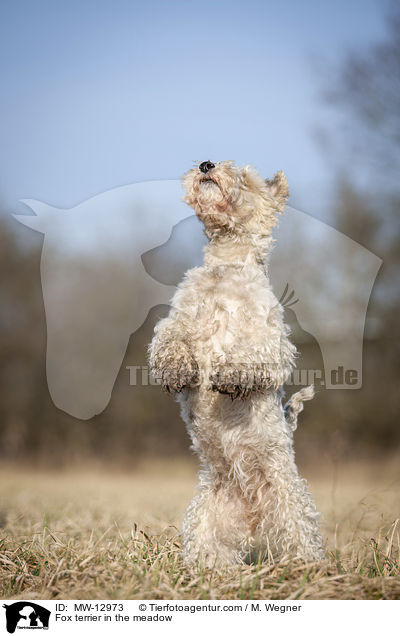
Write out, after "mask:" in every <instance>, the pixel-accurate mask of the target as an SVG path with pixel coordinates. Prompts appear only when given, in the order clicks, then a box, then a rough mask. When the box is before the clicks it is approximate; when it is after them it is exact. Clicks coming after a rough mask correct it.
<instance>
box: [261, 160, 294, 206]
mask: <svg viewBox="0 0 400 636" xmlns="http://www.w3.org/2000/svg"><path fill="white" fill-rule="evenodd" d="M265 183H266V184H267V188H268V191H269V194H270V195H271V196H272V197H274V199H276V200H277V202H278V203H279V208H280V210H281V211H282V210H283V209H284V208H285V206H286V201H287V198H288V196H289V185H288V182H287V179H286V176H285V173H284V172H283V170H279V172H277V173H276V174H275V175H274V178H273V179H265Z"/></svg>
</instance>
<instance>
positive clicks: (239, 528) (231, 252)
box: [150, 162, 324, 566]
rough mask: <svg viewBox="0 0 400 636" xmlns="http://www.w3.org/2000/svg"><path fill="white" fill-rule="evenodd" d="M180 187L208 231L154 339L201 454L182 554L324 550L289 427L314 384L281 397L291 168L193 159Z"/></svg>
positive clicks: (228, 560)
mask: <svg viewBox="0 0 400 636" xmlns="http://www.w3.org/2000/svg"><path fill="white" fill-rule="evenodd" d="M211 165H213V164H211ZM184 187H185V190H186V195H185V200H186V201H187V203H189V205H191V206H192V207H194V209H195V211H196V213H197V215H198V217H199V218H200V220H201V221H202V222H203V223H204V226H205V231H206V234H207V236H208V238H209V239H210V241H209V243H208V245H207V246H206V247H205V258H204V265H203V266H202V267H196V268H194V269H191V270H189V271H188V272H187V273H186V275H185V277H184V280H183V281H182V283H181V284H180V285H179V287H178V289H177V291H176V294H175V296H174V298H173V300H172V307H171V311H170V313H169V315H168V317H167V318H165V319H163V320H161V321H160V322H159V323H158V325H157V326H156V329H155V335H154V338H153V341H152V343H151V345H150V365H151V368H152V371H153V373H154V375H156V376H159V377H161V379H162V384H163V388H164V389H165V390H167V391H171V392H176V395H177V399H178V401H179V402H180V405H181V412H182V417H183V419H184V421H185V423H186V425H187V428H188V432H189V435H190V436H191V439H192V448H193V449H194V450H195V451H196V453H197V454H198V455H199V457H200V461H201V464H202V469H201V471H200V473H199V486H198V494H197V495H196V497H195V498H194V499H193V500H192V502H191V503H190V505H189V507H188V509H187V511H186V515H185V518H184V522H183V542H184V560H185V562H186V563H187V564H192V565H194V564H202V565H206V566H213V565H218V566H226V565H231V564H234V563H241V562H243V561H245V560H246V558H248V556H249V554H250V553H251V552H252V551H253V549H255V548H256V549H258V550H261V551H263V552H264V553H266V552H268V553H269V554H272V555H273V556H275V557H278V558H279V557H282V556H284V555H290V556H292V557H295V558H296V557H297V558H301V559H302V560H306V561H312V560H319V559H321V558H323V557H324V550H323V547H322V538H321V535H320V531H319V524H318V517H319V515H318V513H317V511H316V508H315V504H314V501H313V498H312V496H311V494H310V493H309V492H308V490H307V485H306V482H305V481H304V480H303V479H301V478H300V477H299V475H298V471H297V467H296V464H295V460H294V451H293V435H292V431H293V430H294V429H295V427H296V423H297V415H298V413H299V412H300V411H301V410H302V408H303V405H302V402H303V400H307V399H311V398H312V397H313V388H312V387H309V388H308V389H303V390H302V391H300V392H299V393H297V394H295V395H294V396H293V397H292V398H291V400H289V402H288V404H287V405H286V407H285V409H284V408H283V407H282V394H283V391H282V389H281V387H282V385H283V384H284V383H285V382H286V380H287V379H288V376H289V375H290V373H291V370H292V368H293V366H294V357H295V353H296V350H295V347H294V345H293V344H291V342H290V341H289V338H288V334H289V329H288V327H287V326H286V325H285V323H284V321H283V309H282V307H281V305H280V304H279V302H278V301H277V299H276V297H275V296H274V293H273V291H272V288H271V285H270V282H269V278H268V272H267V269H266V265H265V263H266V260H267V257H268V254H269V252H270V250H271V247H272V242H273V241H272V238H271V229H272V228H273V226H274V225H275V224H276V221H277V215H278V213H281V212H282V211H283V210H284V208H285V204H286V199H287V196H288V187H287V181H286V178H285V176H284V174H283V173H282V172H279V173H277V174H276V175H275V177H274V179H272V180H269V181H264V180H263V179H262V178H261V177H260V176H259V175H258V174H257V173H256V172H255V171H254V170H253V169H251V168H250V167H246V168H238V167H236V166H234V165H233V163H232V162H221V163H218V164H216V165H215V166H214V167H212V168H211V169H209V170H208V171H207V173H204V171H202V170H199V169H198V168H194V169H192V170H190V171H189V172H188V173H187V174H186V175H185V177H184Z"/></svg>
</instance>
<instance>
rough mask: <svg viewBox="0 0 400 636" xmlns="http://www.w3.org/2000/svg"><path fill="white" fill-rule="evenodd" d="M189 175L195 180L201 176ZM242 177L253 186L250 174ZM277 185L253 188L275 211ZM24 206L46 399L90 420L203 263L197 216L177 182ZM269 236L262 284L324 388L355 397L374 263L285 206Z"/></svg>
mask: <svg viewBox="0 0 400 636" xmlns="http://www.w3.org/2000/svg"><path fill="white" fill-rule="evenodd" d="M206 163H207V162H206ZM209 163H211V162H209ZM196 170H197V172H198V173H199V174H200V177H196V178H197V179H198V180H199V179H201V178H202V177H201V174H203V176H204V175H205V174H206V173H204V172H203V173H202V172H201V170H200V171H199V168H198V167H197V168H196ZM226 170H228V168H227V169H226ZM208 171H210V169H209V170H208ZM211 171H212V169H211ZM227 175H228V176H227ZM210 176H211V175H210ZM228 177H229V171H228V172H227V173H226V174H224V176H223V177H222V176H219V177H217V178H218V179H219V180H220V184H221V185H222V187H223V188H226V182H227V179H228ZM187 178H188V177H186V179H187ZM242 178H246V179H247V180H249V179H252V178H253V177H252V174H251V173H250V172H249V171H248V172H247V174H246V175H245V176H243V177H242ZM224 179H225V181H224ZM206 181H207V180H206ZM185 184H186V185H187V180H186V181H185ZM250 185H251V184H250ZM250 185H249V183H248V184H247V188H249V187H250ZM254 186H255V184H253V186H252V187H254ZM284 186H285V180H284V179H283V177H282V175H281V174H280V173H278V174H277V175H276V176H275V178H274V179H272V180H269V181H267V182H263V186H262V187H263V188H266V189H268V192H267V193H266V195H267V197H269V199H268V200H269V203H270V204H273V206H275V212H276V213H278V212H281V211H282V209H283V207H284V204H285V200H286V196H287V193H285V192H284ZM201 187H204V188H205V189H206V190H205V191H207V192H208V193H209V195H211V198H214V199H215V202H217V203H218V199H219V197H220V194H219V193H218V190H217V191H216V192H214V189H215V187H217V188H218V186H215V185H213V184H210V183H207V182H206V183H204V184H202V185H201ZM201 196H203V195H201ZM271 197H272V198H271ZM25 203H26V204H27V205H28V206H29V207H30V208H31V209H32V210H33V211H34V212H35V216H28V215H16V219H17V220H18V221H20V222H21V223H23V224H24V225H26V226H28V227H30V228H32V229H35V230H37V231H39V232H41V233H43V234H44V243H43V249H42V258H41V280H42V290H43V298H44V305H45V312H46V323H47V352H46V368H47V380H48V385H49V391H50V394H51V397H52V399H53V401H54V403H55V405H56V406H57V407H58V408H60V409H62V410H64V411H66V412H67V413H69V414H70V415H73V416H75V417H77V418H80V419H89V418H91V417H93V416H94V415H96V414H98V413H100V412H101V411H102V410H103V409H104V408H105V407H106V406H107V404H108V402H109V400H110V398H111V392H112V389H113V386H114V383H115V380H116V378H117V374H118V371H119V369H120V367H121V364H122V361H123V358H124V355H125V352H126V348H127V345H128V341H129V338H130V336H131V335H132V334H133V333H134V332H135V331H137V330H138V329H139V328H140V327H141V325H142V324H143V322H144V321H145V320H146V317H147V315H148V312H149V311H150V309H151V308H152V307H154V306H156V305H160V304H168V302H169V300H170V298H171V297H172V295H173V293H174V291H175V285H176V284H177V283H178V282H179V279H180V277H181V276H182V275H183V273H184V271H185V270H186V269H188V268H189V267H193V266H194V265H199V264H201V262H202V254H201V253H202V247H203V245H204V243H205V242H206V239H205V237H204V234H203V227H202V224H201V223H199V220H198V219H197V218H196V215H195V214H192V215H188V213H189V209H188V207H187V206H186V205H185V203H184V202H183V201H182V186H181V183H180V182H179V181H177V180H176V181H149V182H145V183H137V184H132V185H127V186H123V187H120V188H116V189H114V190H110V191H108V192H105V193H102V194H99V195H97V196H95V197H93V198H91V199H89V200H87V201H84V202H83V203H81V204H79V205H77V206H76V207H74V208H72V209H66V210H61V209H59V208H53V207H51V206H49V205H46V204H44V203H42V202H40V201H33V200H26V201H25ZM200 207H201V206H200ZM199 213H200V214H201V212H199ZM214 223H215V219H214V220H213V219H211V224H214ZM276 236H277V239H278V241H277V247H276V248H275V249H274V250H273V252H272V255H271V261H270V272H271V280H272V285H273V288H274V290H275V294H276V295H277V297H278V298H280V297H281V302H282V303H283V304H284V305H285V306H287V307H290V308H291V309H292V310H293V311H294V312H295V314H296V318H297V321H298V323H299V325H300V326H301V328H302V329H303V330H304V331H306V332H308V333H309V334H311V335H312V336H314V338H315V339H316V340H317V342H318V344H319V346H320V349H321V352H322V358H323V364H324V372H325V373H324V381H325V386H326V387H327V388H349V389H355V388H359V387H360V386H361V382H362V345H363V335H364V322H365V315H366V310H367V306H368V302H369V298H370V294H371V291H372V287H373V284H374V280H375V277H376V274H377V272H378V270H379V267H380V265H381V260H380V259H379V258H378V257H377V256H375V255H374V254H372V253H371V252H369V251H368V250H367V249H365V248H364V247H362V246H361V245H359V244H358V243H356V242H355V241H353V240H351V239H350V238H348V237H347V236H345V235H344V234H342V233H341V232H338V231H337V230H335V229H334V228H332V227H330V226H329V225H326V224H325V223H323V222H321V221H319V220H318V219H315V218H314V217H312V216H310V215H308V214H305V213H304V212H301V211H299V210H296V209H294V208H291V207H288V208H287V209H286V211H285V213H284V214H283V215H282V217H281V219H280V223H279V227H278V228H277V234H276ZM283 292H285V294H283ZM338 370H341V372H340V373H339V374H338ZM350 372H351V381H347V378H350V375H346V374H348V373H350Z"/></svg>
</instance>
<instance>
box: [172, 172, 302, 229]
mask: <svg viewBox="0 0 400 636" xmlns="http://www.w3.org/2000/svg"><path fill="white" fill-rule="evenodd" d="M183 187H184V189H185V193H186V194H185V196H184V201H185V202H186V203H187V204H188V205H190V206H191V207H192V208H194V210H195V212H196V214H197V216H198V217H199V219H200V220H201V221H202V222H203V224H204V226H205V229H206V234H207V236H208V237H209V238H213V237H215V236H219V235H223V234H228V233H230V234H235V235H240V234H242V235H243V234H260V235H268V234H269V233H270V231H271V229H272V228H273V227H274V225H276V222H277V216H278V214H279V213H282V212H283V210H284V209H285V207H286V200H287V198H288V196H289V188H288V183H287V180H286V177H285V175H284V173H283V172H282V171H280V172H277V173H276V175H275V176H274V178H273V179H266V180H264V179H262V178H261V177H260V176H259V174H257V172H256V171H255V170H254V169H253V168H251V167H250V166H246V167H244V168H238V167H237V166H235V165H234V163H233V161H221V162H218V163H212V162H211V161H203V163H201V164H199V166H198V167H196V168H193V169H192V170H189V172H187V173H186V174H185V175H184V178H183Z"/></svg>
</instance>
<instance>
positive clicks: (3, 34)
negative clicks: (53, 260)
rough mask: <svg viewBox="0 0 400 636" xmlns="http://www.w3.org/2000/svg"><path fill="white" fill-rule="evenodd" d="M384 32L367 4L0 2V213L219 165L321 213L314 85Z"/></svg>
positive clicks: (323, 176)
mask: <svg viewBox="0 0 400 636" xmlns="http://www.w3.org/2000/svg"><path fill="white" fill-rule="evenodd" d="M384 33H385V23H384V12H383V11H382V4H381V5H379V3H378V2H375V1H372V0H357V1H351V0H350V1H349V0H348V1H344V0H337V1H336V2H317V1H316V0H302V1H301V2H298V1H297V2H296V1H294V0H289V1H285V0H282V2H276V1H274V2H269V1H263V2H262V1H258V0H248V1H247V2H243V0H241V1H238V2H237V1H236V0H233V1H232V0H230V1H228V0H204V1H203V2H201V1H197V2H194V1H192V0H187V1H183V0H180V1H176V0H164V1H158V0H156V1H154V0H153V1H152V0H150V1H149V2H143V1H142V2H136V1H132V0H131V1H124V0H115V1H114V2H111V1H108V2H103V1H101V0H98V1H92V0H90V1H88V0H83V1H82V0H81V1H80V2H77V1H76V0H71V1H69V2H66V1H64V2H62V1H54V0H52V1H44V0H36V1H35V2H32V1H31V0H3V1H2V3H1V5H0V76H1V84H0V85H1V88H2V96H1V100H0V109H1V117H0V203H1V205H2V208H3V210H5V211H7V212H11V211H22V210H23V209H24V208H23V206H22V207H21V204H18V203H17V202H18V200H19V199H21V198H37V199H41V200H44V201H46V202H48V203H50V204H53V205H56V206H60V207H64V208H65V207H71V206H74V205H76V204H77V203H79V202H80V201H83V200H84V199H87V198H89V197H91V196H93V195H95V194H97V193H99V192H102V191H104V190H108V189H110V188H114V187H116V186H119V185H122V184H128V183H132V182H135V181H143V180H152V179H171V178H178V177H180V176H181V175H182V173H183V172H184V171H185V170H187V169H188V168H189V167H190V166H191V165H192V162H193V161H194V160H205V159H212V160H223V159H234V160H235V161H236V162H237V163H240V164H244V163H251V164H253V165H255V166H256V167H257V168H258V170H259V171H260V172H261V173H262V174H263V175H264V176H270V175H271V174H272V173H273V172H274V171H276V170H278V169H280V168H283V169H284V170H285V172H286V174H287V176H288V179H289V183H290V185H291V192H292V199H291V204H292V205H297V206H299V207H302V209H304V210H305V211H308V212H311V213H313V214H315V215H316V216H320V217H321V218H324V217H325V215H326V210H325V209H324V204H323V197H324V192H326V191H327V189H328V188H329V185H330V183H331V179H332V170H331V165H330V162H329V161H328V160H327V159H326V158H325V157H324V155H323V152H321V149H320V148H319V147H318V145H317V143H316V141H315V139H314V136H313V129H314V127H315V125H317V124H322V125H323V126H325V127H326V129H327V130H328V131H329V132H330V133H331V134H335V127H336V126H337V125H338V124H337V118H336V116H335V115H334V114H333V113H330V112H329V109H327V108H326V107H325V106H324V105H323V103H322V101H321V99H320V96H319V91H320V88H321V86H322V83H323V80H324V81H325V82H328V81H329V74H330V64H331V63H335V62H338V61H340V60H341V59H343V55H344V53H345V52H346V50H348V49H350V48H352V47H353V48H360V47H362V46H364V45H366V44H368V43H370V42H373V41H375V40H377V39H379V38H380V36H381V35H382V34H384ZM316 67H319V71H317V70H316ZM321 69H322V74H321ZM325 69H326V72H325Z"/></svg>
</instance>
